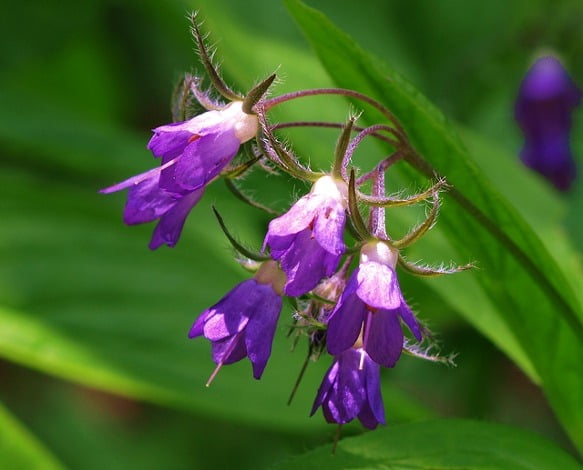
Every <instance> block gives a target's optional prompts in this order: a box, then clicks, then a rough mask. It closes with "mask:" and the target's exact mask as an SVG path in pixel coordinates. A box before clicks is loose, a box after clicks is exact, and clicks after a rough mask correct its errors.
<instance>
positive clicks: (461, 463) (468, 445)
mask: <svg viewBox="0 0 583 470" xmlns="http://www.w3.org/2000/svg"><path fill="white" fill-rule="evenodd" d="M331 450H332V448H331V446H324V447H320V448H318V449H315V450H312V451H310V452H307V453H305V454H303V455H300V456H298V457H296V458H293V459H290V460H288V461H286V462H284V463H282V464H280V465H276V466H275V467H273V468H274V469H277V470H286V469H290V470H292V469H296V468H302V469H306V470H308V469H340V468H350V469H354V470H360V469H362V470H364V469H372V468H382V469H385V468H386V469H389V468H391V469H392V468H399V469H401V468H403V469H405V468H439V469H460V468H464V469H492V470H494V469H501V468H508V469H510V468H512V469H524V470H526V469H532V470H544V469H548V470H552V469H556V468H561V469H573V470H574V469H580V468H581V466H580V465H579V464H578V463H577V462H576V461H575V460H574V459H573V458H572V457H571V456H569V455H568V454H567V453H565V452H564V451H563V450H562V449H560V448H559V447H556V446H555V445H553V444H552V443H551V442H548V441H546V440H544V439H542V438H541V437H539V436H537V435H535V434H532V433H530V432H526V431H523V430H520V429H515V428H512V427H509V426H502V425H500V424H494V423H486V422H475V421H464V420H438V421H430V422H417V423H409V424H401V425H396V426H390V427H388V428H385V429H378V430H376V431H374V432H370V433H366V434H364V435H362V436H358V437H352V438H347V439H343V440H341V441H340V442H339V443H338V449H337V451H336V455H332V454H331Z"/></svg>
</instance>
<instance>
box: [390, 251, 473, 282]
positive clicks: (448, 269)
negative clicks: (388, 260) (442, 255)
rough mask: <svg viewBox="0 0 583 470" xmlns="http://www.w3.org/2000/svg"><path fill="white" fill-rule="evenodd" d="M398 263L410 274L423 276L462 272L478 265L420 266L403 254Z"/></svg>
mask: <svg viewBox="0 0 583 470" xmlns="http://www.w3.org/2000/svg"><path fill="white" fill-rule="evenodd" d="M398 263H399V266H400V267H401V268H403V269H404V270H405V271H407V272H408V273H409V274H413V275H415V276H422V277H437V276H443V275H445V274H455V273H461V272H462V271H467V270H468V269H473V268H475V267H476V266H475V265H474V264H472V263H468V264H464V265H463V266H455V265H450V266H445V265H442V266H420V265H418V264H415V263H411V262H410V261H407V260H406V259H405V258H404V257H403V255H401V254H399V261H398Z"/></svg>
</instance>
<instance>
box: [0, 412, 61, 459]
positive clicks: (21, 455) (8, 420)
mask: <svg viewBox="0 0 583 470" xmlns="http://www.w3.org/2000/svg"><path fill="white" fill-rule="evenodd" d="M0 462H1V463H2V467H3V468H9V469H11V470H34V469H37V468H38V469H43V470H53V469H54V470H56V469H61V468H65V467H63V465H62V464H60V463H59V462H58V461H57V459H56V458H55V457H54V456H53V455H52V454H51V453H50V452H49V451H48V450H47V449H45V448H44V446H43V445H42V444H41V443H40V442H39V441H38V440H37V439H36V437H34V436H33V435H32V434H31V433H30V432H29V431H28V430H27V429H26V428H25V427H24V426H23V425H22V424H21V423H20V422H18V420H17V419H16V418H15V417H13V416H12V415H11V414H10V413H9V412H8V410H7V409H6V408H5V407H4V405H2V403H0Z"/></svg>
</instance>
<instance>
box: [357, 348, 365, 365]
mask: <svg viewBox="0 0 583 470" xmlns="http://www.w3.org/2000/svg"><path fill="white" fill-rule="evenodd" d="M364 354H365V353H364V349H361V350H360V362H359V363H358V370H362V369H364Z"/></svg>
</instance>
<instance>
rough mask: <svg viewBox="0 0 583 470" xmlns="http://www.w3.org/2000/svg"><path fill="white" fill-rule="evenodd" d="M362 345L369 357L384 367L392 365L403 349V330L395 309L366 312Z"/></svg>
mask: <svg viewBox="0 0 583 470" xmlns="http://www.w3.org/2000/svg"><path fill="white" fill-rule="evenodd" d="M363 347H364V349H365V351H366V352H367V353H368V355H369V356H370V358H371V359H372V360H373V361H374V362H376V363H377V364H380V365H381V366H385V367H393V366H394V365H395V364H396V363H397V361H398V360H399V357H400V356H401V351H402V349H403V331H402V330H401V323H400V322H399V317H398V315H397V313H396V311H389V310H379V311H377V312H375V313H368V315H367V316H366V320H365V327H364V340H363Z"/></svg>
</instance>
